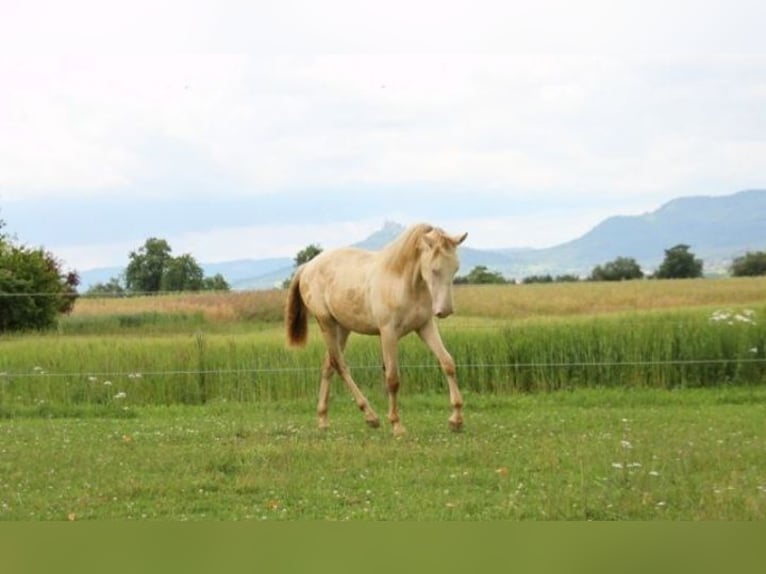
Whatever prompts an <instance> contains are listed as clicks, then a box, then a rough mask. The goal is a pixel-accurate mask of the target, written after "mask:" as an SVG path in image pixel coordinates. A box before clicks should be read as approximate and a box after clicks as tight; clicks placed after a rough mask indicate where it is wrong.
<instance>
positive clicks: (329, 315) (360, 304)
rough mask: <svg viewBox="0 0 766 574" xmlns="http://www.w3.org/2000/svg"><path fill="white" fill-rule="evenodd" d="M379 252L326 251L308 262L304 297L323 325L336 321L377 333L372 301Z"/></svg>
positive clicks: (303, 285)
mask: <svg viewBox="0 0 766 574" xmlns="http://www.w3.org/2000/svg"><path fill="white" fill-rule="evenodd" d="M375 268H376V258H375V252H372V251H366V250H364V249H357V248H353V247H344V248H340V249H333V250H331V251H324V252H322V253H321V254H319V255H318V256H317V257H315V258H314V259H312V260H311V261H309V262H308V263H306V265H305V267H304V269H303V271H302V273H301V285H300V290H301V296H302V298H303V301H304V302H305V304H306V306H307V307H308V308H309V310H310V311H311V312H312V313H313V314H314V315H315V316H316V317H317V319H318V320H319V321H320V323H321V322H323V321H328V320H334V321H336V322H337V323H339V324H341V325H342V326H344V327H345V328H347V329H349V330H351V331H356V332H359V333H370V334H373V333H377V332H378V326H377V324H376V321H375V319H374V317H373V312H372V306H371V301H370V284H371V281H372V279H373V274H374V273H375Z"/></svg>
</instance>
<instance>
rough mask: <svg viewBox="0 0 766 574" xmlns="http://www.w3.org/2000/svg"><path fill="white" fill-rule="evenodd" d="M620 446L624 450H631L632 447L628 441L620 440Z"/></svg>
mask: <svg viewBox="0 0 766 574" xmlns="http://www.w3.org/2000/svg"><path fill="white" fill-rule="evenodd" d="M620 444H621V445H622V448H624V449H631V448H633V445H632V444H630V441H628V440H621V441H620Z"/></svg>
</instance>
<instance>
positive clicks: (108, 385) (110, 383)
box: [104, 381, 112, 387]
mask: <svg viewBox="0 0 766 574" xmlns="http://www.w3.org/2000/svg"><path fill="white" fill-rule="evenodd" d="M104 386H105V387H111V386H112V381H104Z"/></svg>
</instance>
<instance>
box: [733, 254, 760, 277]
mask: <svg viewBox="0 0 766 574" xmlns="http://www.w3.org/2000/svg"><path fill="white" fill-rule="evenodd" d="M729 270H730V271H731V274H732V275H733V276H734V277H756V276H758V275H766V251H748V252H747V253H745V254H744V255H743V256H741V257H737V258H735V259H734V261H733V262H732V264H731V267H729Z"/></svg>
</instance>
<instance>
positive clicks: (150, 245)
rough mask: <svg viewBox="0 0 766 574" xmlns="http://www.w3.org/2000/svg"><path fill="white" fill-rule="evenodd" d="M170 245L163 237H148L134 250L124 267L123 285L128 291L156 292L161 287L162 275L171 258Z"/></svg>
mask: <svg viewBox="0 0 766 574" xmlns="http://www.w3.org/2000/svg"><path fill="white" fill-rule="evenodd" d="M170 252H171V249H170V245H169V244H168V242H167V241H165V240H164V239H158V238H156V237H150V238H149V239H147V240H146V242H145V243H144V244H143V245H142V246H141V247H139V248H138V250H136V251H131V252H130V254H129V255H128V258H129V259H130V261H129V263H128V266H127V268H126V269H125V287H126V288H127V290H128V291H133V292H143V293H157V292H158V291H160V289H161V288H162V276H163V274H164V273H165V269H166V268H167V266H168V265H169V263H170V260H171V259H172V258H173V257H172V256H171V255H170Z"/></svg>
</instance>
